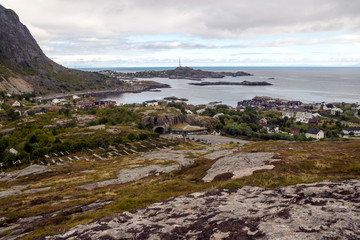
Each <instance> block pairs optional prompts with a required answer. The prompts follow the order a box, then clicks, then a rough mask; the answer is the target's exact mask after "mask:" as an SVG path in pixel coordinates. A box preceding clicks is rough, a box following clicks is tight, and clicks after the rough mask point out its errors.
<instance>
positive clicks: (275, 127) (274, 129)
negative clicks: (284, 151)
mask: <svg viewBox="0 0 360 240" xmlns="http://www.w3.org/2000/svg"><path fill="white" fill-rule="evenodd" d="M265 127H266V131H267V132H268V133H279V132H280V129H279V125H272V124H266V125H265Z"/></svg>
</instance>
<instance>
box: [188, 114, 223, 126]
mask: <svg viewBox="0 0 360 240" xmlns="http://www.w3.org/2000/svg"><path fill="white" fill-rule="evenodd" d="M185 121H186V122H187V123H188V124H190V125H196V126H201V127H213V126H214V125H215V124H216V123H217V122H218V121H219V120H217V119H215V118H212V117H208V116H198V115H194V114H189V115H187V116H186V120H185Z"/></svg>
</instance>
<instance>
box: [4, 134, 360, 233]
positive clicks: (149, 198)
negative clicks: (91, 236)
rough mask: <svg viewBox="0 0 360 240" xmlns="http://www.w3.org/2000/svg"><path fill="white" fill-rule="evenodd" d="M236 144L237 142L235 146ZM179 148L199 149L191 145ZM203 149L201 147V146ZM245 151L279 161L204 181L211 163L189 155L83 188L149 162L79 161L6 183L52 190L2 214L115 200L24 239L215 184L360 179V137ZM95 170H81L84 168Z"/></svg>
mask: <svg viewBox="0 0 360 240" xmlns="http://www.w3.org/2000/svg"><path fill="white" fill-rule="evenodd" d="M234 146H235V145H234ZM176 148H178V149H180V148H181V149H188V150H189V151H191V149H194V148H199V146H198V145H192V144H187V145H185V146H182V145H181V146H178V147H176ZM200 148H201V146H200ZM242 151H244V152H257V151H260V152H261V151H267V152H268V151H271V152H275V153H277V154H276V158H279V159H281V161H279V162H278V163H276V164H275V165H276V167H275V168H274V169H272V170H265V171H259V172H257V173H255V174H253V175H251V176H248V177H243V178H240V179H235V180H226V181H217V182H211V183H202V182H201V181H200V179H201V178H202V177H203V176H204V175H205V172H206V170H207V169H208V168H210V166H211V165H212V164H213V161H210V160H208V159H204V158H203V157H202V156H201V155H192V156H191V155H190V156H189V157H192V158H194V160H195V163H194V164H193V165H192V166H190V167H187V168H185V169H183V170H181V171H178V172H172V173H169V174H162V175H160V176H149V177H147V178H144V179H142V180H139V181H136V182H132V183H126V184H121V185H112V186H108V187H103V188H98V189H94V190H92V191H85V190H81V189H78V188H77V186H79V185H82V184H84V183H88V182H93V181H101V180H106V179H111V178H114V177H115V175H116V173H117V172H118V171H119V170H120V169H123V168H126V167H128V166H127V165H128V164H134V163H136V164H139V163H140V164H144V165H147V164H150V162H148V160H146V159H144V160H137V161H134V160H133V157H128V156H127V157H117V158H114V159H111V160H105V161H95V162H86V161H77V162H73V163H71V164H69V165H63V166H54V167H52V169H53V170H54V171H53V172H52V173H45V174H41V175H34V176H30V177H28V178H20V179H18V180H16V181H14V182H8V183H4V184H3V185H2V189H8V188H10V187H11V186H15V185H23V184H29V183H31V184H32V187H47V186H51V187H52V189H51V190H50V191H45V192H39V193H36V194H23V195H21V197H19V196H14V197H7V198H2V199H0V206H1V208H0V217H2V216H5V217H7V218H8V219H9V220H8V221H10V222H11V221H16V219H18V218H20V217H29V216H36V215H39V214H44V213H50V212H54V211H56V210H61V209H64V208H66V207H69V206H76V205H79V204H86V203H90V202H93V201H96V200H98V199H112V200H114V201H113V202H112V203H111V204H110V205H107V206H105V207H104V208H103V209H100V210H96V211H90V212H85V213H77V214H73V215H66V214H60V215H58V216H56V217H52V218H49V219H48V220H46V221H44V222H41V223H40V224H38V225H37V226H35V227H34V228H33V229H31V230H33V231H32V232H31V233H30V234H29V235H27V236H26V237H25V239H33V238H36V237H40V236H43V235H48V234H56V233H60V232H62V231H64V230H66V229H69V228H70V227H73V226H75V225H77V224H82V223H88V222H90V221H92V220H94V219H96V218H99V217H102V216H105V215H108V214H111V213H115V212H121V211H127V210H131V209H135V208H139V207H144V206H146V205H148V204H151V203H153V202H156V201H161V200H164V199H167V198H169V197H173V196H177V195H181V194H187V193H190V192H195V191H201V190H205V189H209V188H213V187H222V188H237V187H241V186H244V185H252V186H260V187H270V188H275V187H278V186H284V185H289V184H297V183H306V182H314V181H325V180H326V181H328V180H329V181H337V180H342V179H351V178H360V141H359V140H356V141H336V142H332V141H331V142H316V143H311V142H301V143H299V142H290V143H284V142H276V141H268V142H257V143H250V144H247V145H246V146H245V147H244V148H243V150H242ZM88 169H93V170H97V171H96V172H92V173H86V174H84V173H81V171H83V170H88Z"/></svg>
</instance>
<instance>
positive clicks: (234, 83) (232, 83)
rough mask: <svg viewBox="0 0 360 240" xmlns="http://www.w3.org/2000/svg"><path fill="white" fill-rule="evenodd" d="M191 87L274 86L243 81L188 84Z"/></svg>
mask: <svg viewBox="0 0 360 240" xmlns="http://www.w3.org/2000/svg"><path fill="white" fill-rule="evenodd" d="M188 84H189V85H194V86H212V85H244V86H267V85H272V84H271V83H268V82H249V81H242V82H200V83H188Z"/></svg>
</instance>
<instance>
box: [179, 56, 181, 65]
mask: <svg viewBox="0 0 360 240" xmlns="http://www.w3.org/2000/svg"><path fill="white" fill-rule="evenodd" d="M179 67H181V58H180V57H179Z"/></svg>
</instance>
